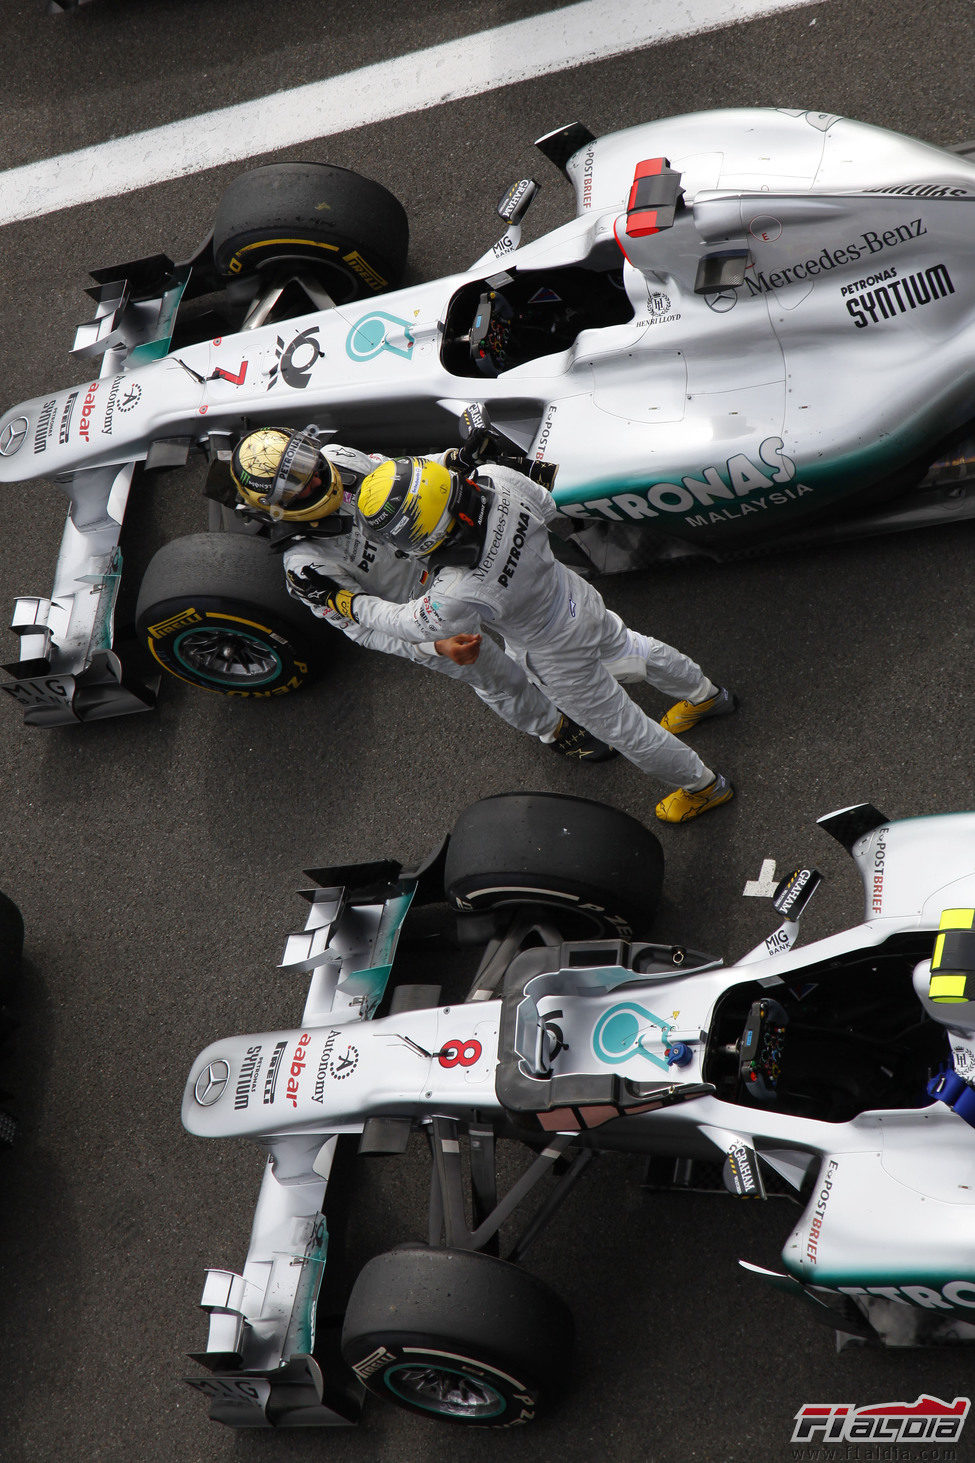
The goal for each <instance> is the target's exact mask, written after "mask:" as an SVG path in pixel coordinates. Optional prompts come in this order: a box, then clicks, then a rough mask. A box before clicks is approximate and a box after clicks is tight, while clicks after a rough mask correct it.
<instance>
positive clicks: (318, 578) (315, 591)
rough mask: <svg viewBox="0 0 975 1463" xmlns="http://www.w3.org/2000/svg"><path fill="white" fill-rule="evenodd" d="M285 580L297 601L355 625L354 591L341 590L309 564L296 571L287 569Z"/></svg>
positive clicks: (332, 580)
mask: <svg viewBox="0 0 975 1463" xmlns="http://www.w3.org/2000/svg"><path fill="white" fill-rule="evenodd" d="M287 579H288V584H289V585H290V586H291V588H292V589H293V590H294V593H295V594H296V595H297V596H298V598H299V599H303V600H305V601H306V602H307V603H308V604H313V605H320V606H321V607H322V608H323V609H326V610H331V611H332V612H333V613H334V614H336V615H341V616H342V618H343V619H344V620H352V621H353V623H355V620H356V616H355V610H354V608H353V605H354V602H355V600H356V598H357V596H356V592H355V590H353V589H343V588H342V586H341V585H340V584H339V583H338V582H337V581H336V580H334V579H332V578H331V576H330V575H328V574H323V573H322V572H321V571H320V570H319V569H316V568H314V566H313V565H311V564H305V565H303V567H302V568H301V569H297V570H296V569H288V570H287Z"/></svg>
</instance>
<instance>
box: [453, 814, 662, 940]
mask: <svg viewBox="0 0 975 1463" xmlns="http://www.w3.org/2000/svg"><path fill="white" fill-rule="evenodd" d="M662 883H663V852H662V850H661V847H660V843H659V842H658V840H657V838H656V837H655V836H654V835H653V834H652V833H651V832H650V831H649V829H647V828H644V826H643V824H642V823H640V822H638V821H637V819H636V818H631V817H630V816H629V815H628V814H626V813H621V812H619V810H618V809H616V808H610V807H607V806H606V804H605V803H597V802H593V801H591V800H589V799H587V798H572V797H561V796H557V795H555V794H549V793H502V794H501V795H500V796H498V797H493V798H484V799H483V800H482V801H481V802H479V803H474V805H473V806H472V807H470V808H468V809H467V810H466V811H465V812H464V813H462V814H461V816H460V818H458V820H457V823H456V825H455V826H454V830H453V832H452V834H451V836H450V843H449V845H448V848H447V860H446V866H445V870H444V885H445V888H446V893H447V898H448V900H449V902H450V903H451V904H452V905H453V906H454V908H455V909H462V910H477V911H480V910H493V909H499V908H503V907H504V906H510V905H517V904H526V903H527V904H541V905H550V906H554V907H556V908H557V909H558V910H559V911H560V912H561V914H560V919H559V924H560V927H561V926H564V925H565V924H566V919H565V916H568V917H569V923H570V925H571V929H569V930H567V931H566V933H567V934H571V935H573V936H576V935H578V936H579V937H581V938H589V937H592V936H593V935H594V934H595V935H597V936H600V935H606V934H612V935H622V936H624V937H628V936H631V935H635V934H636V935H640V934H645V933H646V932H647V931H648V929H649V927H650V924H651V923H652V920H653V917H654V914H655V913H656V909H657V905H658V903H659V901H660V891H661V886H662Z"/></svg>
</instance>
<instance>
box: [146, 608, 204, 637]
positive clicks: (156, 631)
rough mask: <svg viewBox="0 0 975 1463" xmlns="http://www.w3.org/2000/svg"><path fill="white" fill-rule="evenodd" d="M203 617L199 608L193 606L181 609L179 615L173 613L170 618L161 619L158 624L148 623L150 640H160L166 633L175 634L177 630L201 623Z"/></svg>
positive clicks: (147, 631)
mask: <svg viewBox="0 0 975 1463" xmlns="http://www.w3.org/2000/svg"><path fill="white" fill-rule="evenodd" d="M202 619H203V616H202V615H201V614H200V612H199V610H195V609H193V608H192V606H191V607H190V608H189V609H185V610H180V612H179V614H178V615H171V616H170V618H169V619H168V620H160V621H159V622H158V624H156V625H147V626H146V634H147V635H148V636H149V638H150V640H159V639H160V638H161V637H162V636H164V635H173V634H175V632H176V631H177V630H182V629H184V628H185V627H186V626H187V625H199V624H200V623H201V621H202Z"/></svg>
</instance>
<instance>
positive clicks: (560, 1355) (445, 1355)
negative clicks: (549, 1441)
mask: <svg viewBox="0 0 975 1463" xmlns="http://www.w3.org/2000/svg"><path fill="white" fill-rule="evenodd" d="M571 1344H572V1316H571V1313H570V1312H569V1309H568V1307H567V1306H566V1305H565V1304H564V1302H563V1301H562V1300H560V1298H559V1297H558V1296H557V1295H556V1294H555V1293H554V1291H551V1290H550V1289H549V1288H548V1286H547V1285H545V1284H543V1283H542V1281H540V1280H537V1279H536V1278H535V1277H534V1276H533V1275H529V1274H527V1273H526V1272H525V1271H524V1270H521V1269H519V1268H518V1267H517V1266H516V1265H509V1264H508V1263H507V1262H506V1261H504V1260H497V1259H495V1258H494V1257H493V1256H491V1255H484V1254H481V1253H478V1252H473V1251H469V1250H440V1249H437V1250H434V1249H427V1248H425V1247H423V1246H420V1245H417V1246H404V1247H402V1248H401V1249H398V1250H392V1251H390V1252H389V1253H388V1254H385V1255H377V1256H376V1258H375V1259H373V1260H370V1261H369V1263H368V1265H366V1267H365V1268H364V1270H363V1271H362V1273H361V1275H360V1276H359V1278H358V1280H357V1281H356V1283H355V1286H354V1288H353V1291H352V1295H351V1297H350V1299H349V1305H348V1309H347V1311H346V1315H345V1324H344V1326H343V1330H342V1355H343V1356H344V1357H345V1359H346V1361H347V1362H348V1363H349V1365H350V1366H351V1367H352V1368H353V1370H354V1371H355V1372H356V1374H357V1376H358V1377H359V1378H360V1379H361V1381H362V1382H364V1384H365V1385H366V1387H367V1388H368V1389H369V1391H370V1392H373V1393H375V1395H376V1396H378V1397H383V1398H385V1399H386V1401H388V1402H393V1403H395V1404H396V1405H397V1406H399V1407H405V1408H407V1409H408V1410H409V1411H411V1412H419V1413H421V1414H423V1415H424V1416H426V1417H433V1418H437V1419H439V1420H442V1421H445V1422H457V1423H465V1424H467V1426H469V1427H512V1426H514V1425H515V1424H517V1423H523V1422H530V1421H531V1420H532V1418H533V1417H534V1416H535V1412H536V1409H537V1408H538V1406H539V1405H540V1404H541V1403H542V1402H543V1401H544V1400H545V1399H546V1398H548V1397H549V1396H551V1395H552V1393H553V1392H555V1391H556V1390H557V1388H558V1387H559V1385H560V1384H561V1383H563V1382H564V1380H565V1377H566V1373H567V1371H568V1365H569V1354H570V1350H571Z"/></svg>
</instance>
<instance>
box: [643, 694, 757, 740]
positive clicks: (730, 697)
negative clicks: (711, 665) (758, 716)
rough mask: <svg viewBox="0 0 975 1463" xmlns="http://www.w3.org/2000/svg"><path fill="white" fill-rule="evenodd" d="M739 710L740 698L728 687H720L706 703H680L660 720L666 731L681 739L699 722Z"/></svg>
mask: <svg viewBox="0 0 975 1463" xmlns="http://www.w3.org/2000/svg"><path fill="white" fill-rule="evenodd" d="M737 709H738V698H737V696H736V695H735V693H734V692H733V691H729V690H728V688H727V687H726V686H719V687H718V689H717V691H715V693H714V695H713V696H709V697H708V699H707V700H706V701H678V702H677V705H676V706H672V707H671V708H670V710H669V711H668V712H667V713H666V715H664V716H662V717H661V718H660V725H661V726H662V727H663V729H664V731H669V732H671V733H672V734H673V735H674V736H675V737H680V736H683V734H684V732H686V731H690V729H691V727H692V726H697V724H698V722H699V721H706V720H707V718H708V717H709V716H729V715H730V714H731V712H732V711H737Z"/></svg>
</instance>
